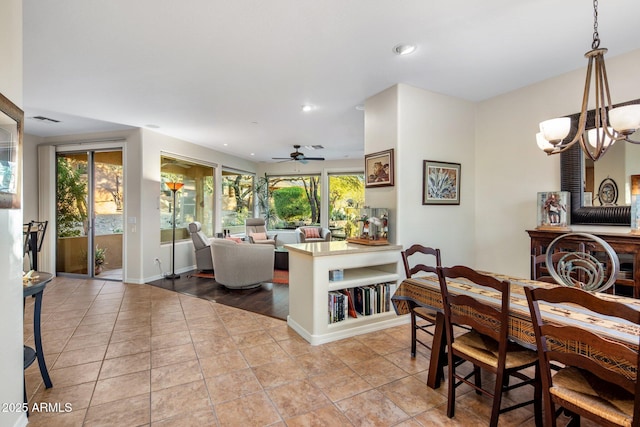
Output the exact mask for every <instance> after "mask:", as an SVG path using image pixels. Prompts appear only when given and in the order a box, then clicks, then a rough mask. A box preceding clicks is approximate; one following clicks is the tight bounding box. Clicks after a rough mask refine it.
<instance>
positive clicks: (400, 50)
mask: <svg viewBox="0 0 640 427" xmlns="http://www.w3.org/2000/svg"><path fill="white" fill-rule="evenodd" d="M417 48H418V47H417V46H416V45H415V44H403V43H401V44H397V45H395V46H394V47H393V53H395V54H396V55H409V54H412V53H413V52H415V51H416V49H417Z"/></svg>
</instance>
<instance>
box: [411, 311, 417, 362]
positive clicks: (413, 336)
mask: <svg viewBox="0 0 640 427" xmlns="http://www.w3.org/2000/svg"><path fill="white" fill-rule="evenodd" d="M411 357H416V314H415V313H414V312H413V309H412V310H411Z"/></svg>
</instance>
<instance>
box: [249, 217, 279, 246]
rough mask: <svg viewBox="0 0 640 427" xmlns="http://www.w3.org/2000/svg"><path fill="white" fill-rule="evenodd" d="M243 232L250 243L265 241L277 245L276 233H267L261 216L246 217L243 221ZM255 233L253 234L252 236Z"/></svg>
mask: <svg viewBox="0 0 640 427" xmlns="http://www.w3.org/2000/svg"><path fill="white" fill-rule="evenodd" d="M244 226H245V233H246V235H247V238H248V239H249V242H250V243H266V244H269V245H273V246H277V241H278V235H277V234H272V235H269V234H267V227H266V225H265V221H264V219H262V218H247V219H246V220H245V221H244ZM254 235H255V236H254Z"/></svg>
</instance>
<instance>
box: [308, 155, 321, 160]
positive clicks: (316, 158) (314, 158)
mask: <svg viewBox="0 0 640 427" xmlns="http://www.w3.org/2000/svg"><path fill="white" fill-rule="evenodd" d="M304 159H305V160H324V157H306V156H305V158H304Z"/></svg>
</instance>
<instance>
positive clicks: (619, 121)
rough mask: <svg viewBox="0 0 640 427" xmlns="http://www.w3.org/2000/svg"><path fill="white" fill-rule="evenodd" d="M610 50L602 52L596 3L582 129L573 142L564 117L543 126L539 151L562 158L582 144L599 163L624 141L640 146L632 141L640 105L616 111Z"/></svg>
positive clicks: (639, 122)
mask: <svg viewBox="0 0 640 427" xmlns="http://www.w3.org/2000/svg"><path fill="white" fill-rule="evenodd" d="M605 53H607V49H605V48H600V35H599V34H598V0H594V1H593V41H592V42H591V50H590V51H589V52H587V53H585V54H584V56H585V57H586V58H588V59H589V64H588V65H587V78H586V81H585V84H584V94H583V96H582V108H581V110H580V118H579V119H578V129H577V132H576V134H575V136H574V137H573V139H571V140H570V141H565V140H564V139H565V138H566V137H567V135H569V131H570V130H571V119H570V118H569V117H561V118H557V119H551V120H546V121H544V122H542V123H540V132H539V133H538V134H537V135H536V140H537V143H538V147H540V149H541V150H543V151H544V152H546V153H547V154H549V155H551V154H558V153H562V152H563V151H565V150H568V149H569V148H570V147H571V146H573V145H574V144H576V143H580V147H581V148H582V151H584V153H585V154H586V155H587V156H588V157H589V158H590V159H591V160H594V161H595V160H598V159H599V158H600V157H602V156H603V155H604V153H606V152H607V149H608V148H609V147H611V146H612V145H613V144H614V143H615V142H616V141H620V140H624V141H627V142H631V143H633V144H640V141H634V140H632V139H630V138H629V136H630V135H631V134H633V133H634V132H635V131H636V130H637V129H638V128H640V105H637V104H636V105H625V106H621V107H616V108H613V105H612V104H611V95H610V94H609V82H608V81H607V70H606V68H605V65H604V54H605ZM592 75H593V80H594V98H595V110H594V113H595V114H594V116H595V117H594V122H595V127H594V128H593V129H589V130H587V129H586V125H587V108H588V107H587V105H588V103H589V94H590V92H591V80H592Z"/></svg>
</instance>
